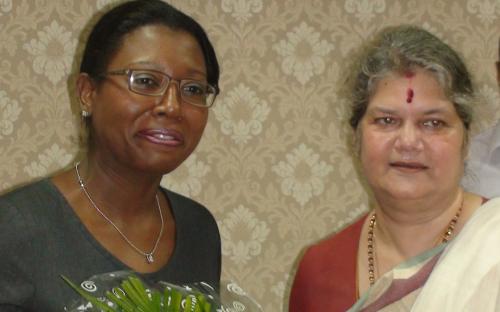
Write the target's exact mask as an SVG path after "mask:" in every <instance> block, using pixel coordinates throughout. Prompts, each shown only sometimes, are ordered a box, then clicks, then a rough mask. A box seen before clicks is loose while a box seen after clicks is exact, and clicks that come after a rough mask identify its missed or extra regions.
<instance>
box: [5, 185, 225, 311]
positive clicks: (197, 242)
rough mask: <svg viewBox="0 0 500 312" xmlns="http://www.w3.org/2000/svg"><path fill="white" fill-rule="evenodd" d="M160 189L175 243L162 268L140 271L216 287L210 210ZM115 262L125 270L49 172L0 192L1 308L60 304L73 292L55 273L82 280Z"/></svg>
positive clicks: (150, 277) (152, 278)
mask: <svg viewBox="0 0 500 312" xmlns="http://www.w3.org/2000/svg"><path fill="white" fill-rule="evenodd" d="M162 191H163V192H164V194H165V196H166V198H167V199H168V201H169V203H170V207H171V209H172V214H173V217H174V220H175V228H176V233H175V247H174V250H173V253H172V255H171V257H170V259H169V261H168V263H167V264H166V265H165V266H163V267H162V268H161V269H160V270H158V271H156V272H153V273H141V274H139V273H138V275H140V276H141V277H142V278H144V279H145V280H147V281H149V282H156V281H166V282H170V283H176V284H187V283H193V282H200V281H204V282H207V283H209V284H210V285H213V286H214V287H216V288H218V287H219V282H220V273H221V245H220V235H219V231H218V228H217V223H216V222H215V220H214V218H213V216H212V214H211V213H210V212H209V211H208V210H207V209H206V208H205V207H204V206H202V205H201V204H199V203H197V202H195V201H193V200H191V199H189V198H187V197H184V196H182V195H180V194H177V193H174V192H172V191H169V190H166V189H162ZM159 248H161V246H159ZM120 270H126V271H131V269H130V268H129V267H128V266H126V265H125V264H124V263H123V262H121V261H120V260H119V259H117V258H116V257H115V256H113V255H112V254H111V253H109V252H108V251H107V250H106V249H105V248H104V247H103V246H102V245H101V244H100V243H99V242H98V241H97V240H96V239H95V238H94V237H93V236H92V234H91V233H90V232H89V231H88V230H87V228H86V227H85V225H84V224H83V223H82V222H81V221H80V219H79V218H78V216H77V215H76V213H75V212H74V210H73V209H72V208H71V207H70V205H69V203H68V202H67V201H66V199H65V198H64V196H63V195H62V194H61V193H60V192H59V190H58V189H57V187H56V186H55V185H54V184H53V183H52V182H51V180H50V179H43V180H40V181H38V182H35V183H32V184H29V185H27V186H24V187H22V188H19V189H17V190H14V191H12V192H10V193H7V194H5V195H3V196H1V197H0V310H1V311H37V312H44V311H51V312H52V311H63V307H64V306H65V305H67V304H69V303H70V302H71V301H73V300H76V299H78V298H79V296H78V295H77V294H76V293H75V292H74V291H73V290H72V289H70V288H69V287H68V286H67V285H66V284H65V283H64V281H63V280H62V279H61V277H60V275H64V276H66V277H68V278H69V279H70V280H72V281H74V282H76V283H80V282H81V281H84V280H86V279H87V278H89V277H91V276H93V275H96V274H103V273H108V272H113V271H120Z"/></svg>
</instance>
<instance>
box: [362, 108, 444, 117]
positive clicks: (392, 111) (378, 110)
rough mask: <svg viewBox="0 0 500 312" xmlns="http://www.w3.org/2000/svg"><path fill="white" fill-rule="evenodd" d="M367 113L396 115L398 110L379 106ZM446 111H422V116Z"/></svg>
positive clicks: (439, 109)
mask: <svg viewBox="0 0 500 312" xmlns="http://www.w3.org/2000/svg"><path fill="white" fill-rule="evenodd" d="M367 112H376V113H384V114H396V113H397V112H398V110H396V109H391V108H386V107H381V106H375V107H373V108H372V109H368V110H367ZM447 112H448V110H446V109H444V108H441V107H438V108H431V109H428V110H426V111H423V115H424V116H428V115H434V114H443V113H447Z"/></svg>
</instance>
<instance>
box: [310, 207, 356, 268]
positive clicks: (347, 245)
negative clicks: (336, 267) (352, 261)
mask: <svg viewBox="0 0 500 312" xmlns="http://www.w3.org/2000/svg"><path fill="white" fill-rule="evenodd" d="M365 218H366V216H363V217H361V218H360V219H358V220H357V221H355V222H354V223H353V224H351V225H349V226H347V227H346V228H344V229H343V230H341V231H339V232H337V233H336V234H334V235H332V236H330V237H328V238H326V239H324V240H322V241H320V242H318V243H316V244H314V245H312V246H311V247H309V248H308V249H307V251H306V253H305V255H304V258H303V260H302V261H306V262H311V261H312V262H327V263H328V262H330V260H332V258H333V259H336V258H341V261H343V260H345V255H346V254H350V255H352V254H356V253H357V249H358V243H359V238H360V235H361V229H362V227H363V222H364V220H365ZM342 259H343V260H342ZM330 263H331V262H330Z"/></svg>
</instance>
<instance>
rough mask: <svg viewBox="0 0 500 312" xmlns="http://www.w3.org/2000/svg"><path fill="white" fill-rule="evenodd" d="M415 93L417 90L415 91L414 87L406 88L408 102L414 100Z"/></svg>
mask: <svg viewBox="0 0 500 312" xmlns="http://www.w3.org/2000/svg"><path fill="white" fill-rule="evenodd" d="M414 95H415V92H413V89H412V88H408V90H406V103H408V104H410V103H411V102H412V101H413V96H414Z"/></svg>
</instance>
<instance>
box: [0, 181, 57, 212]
mask: <svg viewBox="0 0 500 312" xmlns="http://www.w3.org/2000/svg"><path fill="white" fill-rule="evenodd" d="M54 200H57V192H56V191H55V189H54V187H53V186H52V185H51V184H50V182H49V180H47V179H43V180H40V181H36V182H33V183H30V184H27V185H25V186H22V187H19V188H16V189H14V190H12V191H10V192H8V193H6V194H3V195H2V196H0V216H2V217H1V218H0V220H3V221H7V220H8V219H9V217H10V218H14V217H15V216H24V218H28V217H29V216H30V215H31V216H32V215H34V214H40V215H42V216H43V215H45V214H46V213H45V212H43V211H42V209H41V207H45V206H47V205H45V204H46V203H47V202H51V201H54Z"/></svg>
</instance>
